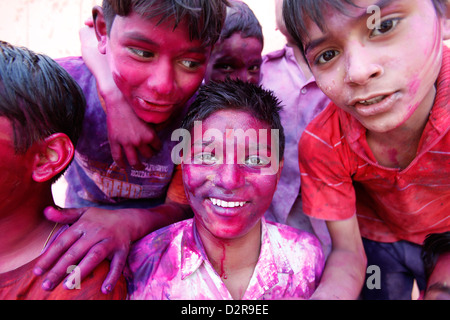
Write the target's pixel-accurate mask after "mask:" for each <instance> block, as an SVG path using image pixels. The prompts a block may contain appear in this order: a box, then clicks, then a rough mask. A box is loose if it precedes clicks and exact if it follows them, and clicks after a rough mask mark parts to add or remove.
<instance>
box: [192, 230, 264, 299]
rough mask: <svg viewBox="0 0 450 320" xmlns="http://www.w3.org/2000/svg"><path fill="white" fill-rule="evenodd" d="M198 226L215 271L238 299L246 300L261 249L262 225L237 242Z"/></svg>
mask: <svg viewBox="0 0 450 320" xmlns="http://www.w3.org/2000/svg"><path fill="white" fill-rule="evenodd" d="M199 225H200V224H197V226H198V227H197V228H198V231H199V235H200V238H201V239H202V242H203V245H204V247H205V251H206V254H207V256H208V259H209V261H210V262H211V264H212V266H213V268H214V270H216V272H217V273H218V274H219V276H220V277H221V278H222V280H223V281H224V283H225V285H226V286H227V288H228V290H229V291H230V293H231V295H232V296H233V298H235V299H239V298H242V296H243V294H244V293H245V290H246V289H247V286H248V283H249V282H250V279H251V276H252V274H253V271H254V269H255V266H256V264H257V262H258V259H259V253H260V249H261V222H259V223H257V224H256V225H255V226H254V227H253V228H252V229H251V230H250V231H249V232H248V233H247V234H246V235H244V236H242V237H240V238H237V239H219V238H216V237H214V236H213V235H212V234H211V233H209V232H208V231H207V230H205V229H204V228H203V227H202V226H199Z"/></svg>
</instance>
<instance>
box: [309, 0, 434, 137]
mask: <svg viewBox="0 0 450 320" xmlns="http://www.w3.org/2000/svg"><path fill="white" fill-rule="evenodd" d="M376 2H377V1H373V0H360V1H355V4H356V5H358V6H360V7H361V8H362V9H360V8H353V7H349V8H351V9H350V10H351V12H352V14H351V15H350V16H346V15H343V14H336V12H334V11H333V12H330V14H329V16H327V17H326V19H325V21H326V22H327V23H326V24H327V30H328V31H326V32H325V33H323V32H322V31H320V29H319V28H318V27H317V26H315V25H312V24H311V23H309V25H310V28H309V30H310V31H311V32H310V37H311V41H310V42H308V43H307V44H306V45H305V48H306V55H307V59H308V62H309V64H310V65H311V69H312V72H313V74H314V76H315V77H316V80H317V82H318V84H319V86H320V88H321V89H322V90H323V91H324V92H325V94H327V95H328V96H329V97H330V98H331V99H332V100H333V102H335V103H336V105H338V106H339V107H340V108H342V109H343V110H345V111H347V112H348V113H350V114H351V115H353V116H354V117H355V118H356V119H358V120H359V121H360V122H361V123H362V125H363V126H365V127H366V128H367V129H368V130H369V132H373V133H387V132H389V133H392V131H393V130H397V129H400V130H397V131H402V130H403V129H404V128H411V130H416V131H420V130H422V129H423V124H424V122H425V121H426V120H427V118H428V114H429V111H430V109H431V107H432V105H433V100H434V96H435V87H434V82H435V80H436V78H437V75H438V73H439V69H440V66H441V60H442V59H441V58H442V45H443V44H442V40H443V34H442V28H443V19H441V18H438V17H437V15H436V11H435V8H434V6H433V4H432V2H431V1H419V0H413V1H410V0H399V1H395V2H391V3H389V4H387V6H386V7H384V8H382V10H381V28H380V29H374V30H370V29H368V27H367V19H368V17H369V16H368V15H367V14H366V13H365V11H366V10H365V8H367V7H369V6H370V5H373V4H375V3H376ZM331 11H332V10H331ZM354 16H358V17H360V18H358V19H355V18H354ZM411 39H414V41H411ZM311 44H312V45H311ZM412 88H414V90H411V89H412ZM376 97H380V98H383V99H382V100H381V101H378V102H377V103H375V104H372V105H369V106H367V105H364V104H362V103H361V101H363V100H369V99H372V98H376ZM403 134H405V133H404V131H403Z"/></svg>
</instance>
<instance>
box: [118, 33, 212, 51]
mask: <svg viewBox="0 0 450 320" xmlns="http://www.w3.org/2000/svg"><path fill="white" fill-rule="evenodd" d="M124 35H125V37H127V38H129V39H131V40H134V41H138V42H143V43H145V44H147V45H149V46H154V47H158V48H159V47H160V45H159V44H158V43H157V42H155V41H153V40H152V39H149V38H147V37H146V36H145V35H143V34H141V33H140V32H136V31H130V32H126V33H125V34H124ZM205 48H206V47H205V46H190V47H187V48H186V49H185V51H186V52H192V53H201V54H204V53H205Z"/></svg>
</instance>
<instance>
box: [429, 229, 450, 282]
mask: <svg viewBox="0 0 450 320" xmlns="http://www.w3.org/2000/svg"><path fill="white" fill-rule="evenodd" d="M449 252H450V231H447V232H443V233H434V234H429V235H428V236H427V237H426V238H425V241H424V243H423V247H422V259H423V263H424V266H425V274H426V276H427V278H428V277H429V276H430V275H431V273H432V272H433V269H434V266H435V265H436V262H437V259H438V258H439V255H441V254H444V253H449Z"/></svg>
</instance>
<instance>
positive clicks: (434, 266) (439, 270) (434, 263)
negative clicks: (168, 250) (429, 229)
mask: <svg viewBox="0 0 450 320" xmlns="http://www.w3.org/2000/svg"><path fill="white" fill-rule="evenodd" d="M422 257H423V261H424V265H425V273H426V276H427V287H426V290H425V293H424V297H423V298H424V300H450V232H449V231H447V232H443V233H440V234H430V235H428V236H427V237H426V239H425V241H424V243H423V248H422Z"/></svg>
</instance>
